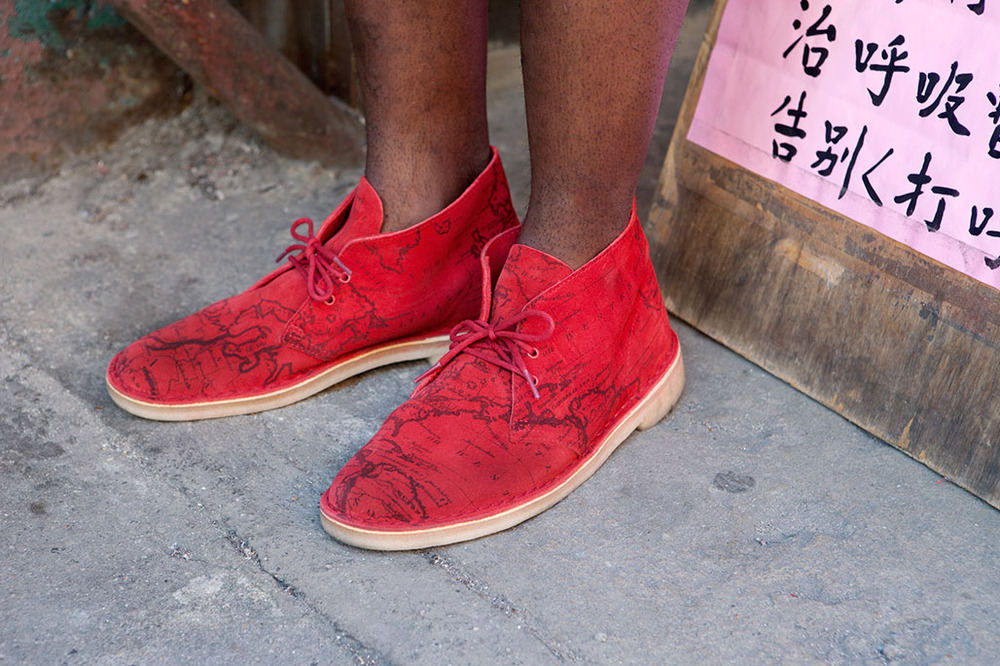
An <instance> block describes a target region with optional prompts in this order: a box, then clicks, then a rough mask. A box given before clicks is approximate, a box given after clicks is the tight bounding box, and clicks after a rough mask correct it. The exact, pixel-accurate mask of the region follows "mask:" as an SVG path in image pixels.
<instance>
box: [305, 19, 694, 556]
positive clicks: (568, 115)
mask: <svg viewBox="0 0 1000 666" xmlns="http://www.w3.org/2000/svg"><path fill="white" fill-rule="evenodd" d="M637 4H638V3H637ZM653 4H654V5H656V4H657V3H653ZM660 9H663V10H664V11H665V10H666V9H668V7H666V6H665V5H664V6H661V7H660ZM672 9H673V10H675V11H676V12H677V13H680V12H681V11H682V10H683V7H677V6H673V7H672ZM522 12H527V13H528V14H529V16H527V17H526V18H525V19H524V25H525V26H526V27H527V30H526V32H527V34H525V35H524V38H526V39H527V40H528V44H527V45H526V48H527V52H526V54H525V63H524V64H525V79H526V88H527V90H526V101H527V102H528V109H529V110H528V120H529V138H530V141H531V153H532V162H533V164H532V194H531V203H530V204H529V211H528V222H529V223H530V224H531V226H530V228H529V227H526V228H525V229H524V231H523V232H522V236H521V239H520V240H519V244H517V245H514V246H513V248H512V249H511V250H510V251H509V253H507V252H506V251H505V250H506V248H505V247H500V248H498V249H499V251H497V252H496V253H495V254H496V255H498V258H500V259H501V260H502V259H503V258H504V257H505V261H504V262H503V269H502V271H500V273H499V277H498V278H496V280H495V286H494V287H493V288H492V290H489V291H487V293H486V298H485V301H484V303H483V309H482V313H481V315H480V318H479V319H478V320H470V321H466V322H463V323H462V324H461V325H460V326H459V327H458V328H456V329H455V330H454V331H453V332H452V341H453V343H452V345H451V348H450V349H449V352H448V353H447V354H446V355H445V356H444V357H443V358H442V359H441V360H440V361H439V362H438V363H437V364H436V365H435V366H434V367H432V368H431V370H430V371H428V373H425V375H424V377H423V378H422V379H421V381H420V383H419V384H418V386H417V388H416V390H415V391H414V393H413V395H412V396H411V398H410V400H408V401H407V402H406V403H404V404H403V405H401V406H400V407H399V408H398V409H396V410H395V411H394V412H393V413H392V415H390V416H389V418H388V419H387V421H386V423H385V424H384V425H383V427H382V428H381V429H380V430H379V432H378V433H377V434H376V435H375V437H374V438H373V439H372V440H371V441H370V442H369V443H368V444H366V445H365V446H364V447H363V448H362V449H361V450H360V451H359V452H358V453H357V454H356V455H355V456H354V457H353V458H352V459H351V460H350V461H349V462H348V463H347V465H345V466H344V468H343V469H342V470H341V471H340V473H339V474H338V475H337V477H336V478H335V479H334V481H333V483H332V484H331V486H330V488H329V489H328V490H327V492H326V493H325V494H324V496H323V498H322V500H321V505H320V506H321V513H322V522H323V527H324V529H326V530H327V531H328V532H329V533H330V534H331V535H333V536H335V537H336V538H338V539H341V540H343V541H346V542H348V543H351V544H354V545H358V546H363V547H367V548H376V549H386V550H397V549H410V548H423V547H430V546H437V545H443V544H447V543H453V542H455V541H461V540H465V539H471V538H476V537H479V536H483V535H485V534H490V533H493V532H497V531H500V530H503V529H506V528H508V527H511V526H512V525H515V524H517V523H519V522H521V521H523V520H526V519H528V518H530V517H532V516H534V515H536V514H538V513H540V512H542V511H544V510H545V509H547V508H548V507H550V506H552V505H553V504H555V503H556V502H558V501H559V500H560V499H562V498H563V497H565V496H566V495H567V494H568V493H569V492H571V491H572V490H573V489H575V488H576V487H578V486H579V485H580V484H582V483H583V482H584V481H585V480H586V479H587V478H589V477H590V475H592V474H593V473H594V472H595V471H596V470H597V468H598V467H600V465H601V464H603V462H604V461H605V460H607V458H608V456H609V455H610V454H611V452H612V451H614V449H615V448H616V447H617V446H618V445H619V444H621V443H622V441H624V440H625V438H626V437H627V436H628V435H629V434H630V433H631V432H632V431H633V430H635V429H637V428H640V429H644V428H648V427H651V426H652V425H654V424H655V423H657V422H658V421H659V420H660V418H662V417H663V416H664V415H665V414H666V413H667V412H668V411H669V410H670V409H671V407H672V406H673V404H674V403H675V402H676V400H677V399H678V397H679V395H680V392H681V390H682V387H683V385H684V370H683V364H682V361H681V355H680V347H679V344H678V339H677V336H676V334H675V333H674V332H673V330H671V328H670V324H669V321H668V317H667V313H666V310H665V309H664V304H663V299H662V297H661V295H660V291H659V288H658V286H657V281H656V275H655V273H654V271H653V267H652V264H651V262H650V259H649V250H648V246H647V244H646V241H645V238H644V236H643V234H642V229H641V227H640V225H639V221H638V218H637V217H636V215H635V212H634V208H633V198H634V189H635V181H636V179H637V177H638V173H639V169H640V168H641V164H642V158H643V156H644V154H645V151H646V144H647V143H648V140H649V136H650V133H651V130H652V122H653V120H654V118H655V110H656V107H657V102H658V100H659V90H660V87H661V86H662V83H663V72H664V71H665V69H666V60H667V59H668V57H669V53H670V49H672V46H673V41H674V39H675V38H676V28H677V27H678V25H679V19H680V17H679V16H672V15H671V16H667V17H663V16H659V15H654V14H651V13H650V11H649V7H648V6H646V7H641V8H636V7H633V6H632V5H631V4H628V3H622V2H611V3H597V2H580V3H562V4H559V6H558V7H557V5H556V3H555V2H552V1H551V0H530V1H529V0H524V4H523V5H522ZM615 12H624V18H623V17H622V16H617V15H616V16H607V15H606V13H607V14H614V13H615ZM644 22H645V23H644ZM671 22H672V23H671ZM649 23H652V24H653V25H649ZM671 26H673V27H672V28H671ZM629 46H634V47H636V48H638V49H639V53H634V52H633V53H631V54H622V53H619V51H620V50H622V49H625V50H628V48H629ZM643 54H644V55H643ZM601 58H607V62H594V61H595V60H599V59H601ZM644 58H648V59H649V60H651V61H652V62H646V61H644ZM623 67H633V68H636V70H637V71H633V72H629V71H620V70H619V68H623ZM498 238H502V236H499V237H498ZM491 250H493V248H491V247H489V246H488V247H487V250H486V255H487V256H488V258H490V259H491V260H493V259H495V257H493V256H491V255H492V254H493V253H492V252H491ZM500 255H503V256H502V257H501V256H500ZM496 265H499V262H497V261H489V262H484V272H485V275H484V284H490V283H491V282H493V281H494V280H493V279H492V276H493V275H496V273H492V272H491V271H493V270H494V266H496Z"/></svg>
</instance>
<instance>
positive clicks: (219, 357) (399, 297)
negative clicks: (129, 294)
mask: <svg viewBox="0 0 1000 666" xmlns="http://www.w3.org/2000/svg"><path fill="white" fill-rule="evenodd" d="M517 224H518V223H517V217H516V215H515V213H514V209H513V207H512V206H511V203H510V193H509V191H508V189H507V179H506V177H505V175H504V172H503V167H502V166H501V165H500V158H499V156H498V155H497V153H496V151H495V150H494V151H493V157H492V160H491V161H490V164H489V166H487V167H486V169H485V171H484V172H483V173H482V174H481V175H480V176H479V177H478V178H477V179H476V180H475V182H473V183H472V185H470V186H469V188H468V189H467V190H466V191H465V192H464V193H463V194H462V196H461V197H459V198H458V200H456V201H455V202H454V203H452V204H451V205H450V206H448V207H447V208H445V209H444V210H443V211H441V212H440V213H438V214H437V215H434V216H433V217H431V218H429V219H427V220H425V221H423V222H421V223H419V224H417V225H415V226H413V227H410V228H408V229H404V230H403V231H398V232H395V233H386V234H380V233H379V230H380V229H381V226H382V202H381V200H380V199H379V197H378V194H376V192H375V190H374V189H373V188H372V186H371V185H370V184H369V183H368V181H367V180H365V179H364V178H362V180H361V183H360V184H359V185H358V187H357V188H356V189H355V190H354V191H353V192H351V194H350V195H348V197H347V198H346V199H345V200H344V202H343V203H342V204H341V205H340V207H338V208H337V210H336V211H334V212H333V214H331V215H330V217H329V218H327V220H326V221H325V222H324V223H323V225H322V226H321V227H320V229H319V231H318V232H317V233H315V235H314V234H313V223H312V221H311V220H307V219H301V220H299V221H297V222H296V223H295V224H294V225H292V236H293V237H294V238H295V239H296V240H297V241H299V242H300V243H299V244H296V245H292V246H291V247H289V248H288V249H287V250H285V252H284V253H283V254H282V256H281V257H279V258H278V260H279V261H281V260H282V259H283V258H284V257H285V256H287V257H288V258H287V261H285V262H284V264H283V265H282V266H281V267H280V268H278V269H277V270H275V271H274V272H272V273H271V274H270V275H268V276H267V277H265V278H264V279H263V280H261V281H260V282H258V283H257V284H256V285H254V286H253V287H251V288H250V289H248V290H247V291H244V292H243V293H241V294H238V295H236V296H233V297H231V298H227V299H225V300H222V301H219V302H218V303H216V304H214V305H211V306H209V307H207V308H205V309H204V310H202V311H200V312H197V313H195V314H193V315H191V316H189V317H186V318H185V319H182V320H180V321H178V322H176V323H174V324H171V325H170V326H167V327H165V328H162V329H160V330H159V331H156V332H155V333H151V334H149V335H147V336H145V337H143V338H141V339H139V340H138V341H136V342H134V343H133V344H131V345H129V346H128V347H127V348H126V349H125V350H124V351H122V352H120V353H119V354H118V355H117V356H115V358H114V359H113V360H112V361H111V364H110V365H109V367H108V372H107V383H108V390H109V392H110V393H111V397H112V399H113V400H114V401H115V402H116V403H117V404H118V405H119V406H120V407H121V408H122V409H124V410H126V411H128V412H131V413H133V414H136V415H137V416H142V417H145V418H150V419H159V420H164V421H181V420H192V419H204V418H213V417H218V416H230V415H233V414H248V413H251V412H260V411H263V410H266V409H273V408H275V407H282V406H284V405H288V404H291V403H293V402H295V401H297V400H301V399H302V398H305V397H307V396H310V395H313V394H315V393H318V392H319V391H322V390H323V389H325V388H327V387H329V386H332V385H333V384H336V383H337V382H339V381H342V380H344V379H347V378H348V377H352V376H354V375H356V374H359V373H361V372H365V371H366V370H370V369H371V368H375V367H379V366H382V365H387V364H389V363H396V362H399V361H409V360H413V359H419V358H436V357H437V356H439V355H441V354H443V353H444V352H445V351H447V349H448V342H449V339H448V331H449V330H450V329H451V328H452V327H453V326H454V325H455V324H456V323H457V322H459V321H462V320H463V319H465V318H468V317H472V316H475V315H476V313H478V312H479V307H480V303H481V301H482V292H481V288H480V272H481V268H480V261H479V257H480V254H481V251H482V249H483V247H484V245H485V244H486V242H487V241H488V240H489V239H490V238H492V237H493V236H496V235H497V234H499V233H501V232H503V231H504V230H506V229H511V228H516V227H517Z"/></svg>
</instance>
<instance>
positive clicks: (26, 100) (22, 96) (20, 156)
mask: <svg viewBox="0 0 1000 666" xmlns="http://www.w3.org/2000/svg"><path fill="white" fill-rule="evenodd" d="M189 95H190V85H189V83H188V79H187V77H186V76H184V75H183V74H182V73H181V72H180V70H178V69H177V68H176V67H175V66H174V65H173V64H172V63H171V62H170V61H169V60H168V59H167V58H166V57H165V56H163V55H161V54H160V53H159V51H158V50H157V49H155V48H154V47H153V46H152V45H151V44H149V43H148V42H147V41H146V40H145V38H143V37H142V36H141V35H140V34H139V33H138V32H136V31H135V30H134V29H133V28H131V27H130V26H129V25H128V24H127V23H126V22H125V21H124V20H123V19H122V18H121V17H120V16H118V15H117V14H116V13H115V12H114V10H112V8H111V7H110V6H107V5H106V4H105V3H103V2H96V1H93V0H90V1H88V0H0V181H7V180H11V179H14V178H19V177H23V176H27V175H32V174H37V173H41V172H44V171H46V170H51V169H53V168H55V167H56V166H57V165H58V164H59V162H60V161H61V160H62V159H63V158H65V156H66V155H68V154H70V153H74V152H78V151H81V150H84V149H88V148H93V147H97V146H100V145H103V144H105V143H106V142H108V141H109V140H111V139H113V138H114V137H116V136H117V135H118V134H119V133H120V132H121V131H122V130H123V129H124V128H125V127H127V126H128V125H129V124H131V123H133V122H136V121H139V120H143V119H145V118H148V117H151V116H155V115H167V114H171V113H176V112H177V111H179V110H180V109H181V108H182V107H183V105H184V104H185V103H186V100H187V98H188V97H189Z"/></svg>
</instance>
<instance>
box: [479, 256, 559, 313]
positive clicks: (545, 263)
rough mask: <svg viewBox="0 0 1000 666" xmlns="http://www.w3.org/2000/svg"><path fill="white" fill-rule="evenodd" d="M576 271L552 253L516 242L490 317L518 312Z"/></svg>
mask: <svg viewBox="0 0 1000 666" xmlns="http://www.w3.org/2000/svg"><path fill="white" fill-rule="evenodd" d="M572 272H573V269H571V268H570V267H569V266H567V265H566V264H565V263H563V262H562V261H559V260H558V259H556V258H555V257H553V256H551V255H548V254H545V253H544V252H541V251H539V250H536V249H534V248H530V247H528V246H527V245H515V246H514V247H512V248H511V250H510V254H508V255H507V263H505V264H504V267H503V270H502V271H500V277H499V278H497V284H496V287H494V288H493V306H492V312H491V313H490V321H493V322H496V321H497V320H498V319H502V318H504V317H510V316H512V315H515V314H517V313H518V312H520V311H521V310H522V309H523V308H524V306H525V305H526V304H527V303H528V301H530V300H531V299H533V298H534V297H535V296H538V295H539V294H540V293H542V292H543V291H545V290H546V289H548V288H549V287H551V286H552V285H554V284H555V283H556V282H559V281H560V280H562V279H563V278H565V277H567V276H568V275H570V274H571V273H572Z"/></svg>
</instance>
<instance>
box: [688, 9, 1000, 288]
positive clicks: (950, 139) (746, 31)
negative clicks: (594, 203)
mask: <svg viewBox="0 0 1000 666" xmlns="http://www.w3.org/2000/svg"><path fill="white" fill-rule="evenodd" d="M994 5H995V6H994ZM998 17H1000V0H989V2H987V1H986V0H980V1H979V2H970V1H969V0H957V1H956V0H825V1H816V0H781V1H776V0H767V1H762V0H729V3H728V6H727V7H726V10H725V13H724V15H723V18H722V24H721V26H720V29H719V36H718V41H717V43H716V45H715V49H714V50H713V52H712V57H711V60H710V61H709V65H708V70H707V72H706V74H705V84H704V87H703V89H702V93H701V98H700V99H699V101H698V108H697V110H696V111H695V116H694V119H693V121H692V123H691V129H690V131H689V132H688V139H689V140H690V141H692V142H694V143H696V144H698V145H700V146H703V147H705V148H707V149H709V150H711V151H712V152H715V153H717V154H719V155H721V156H722V157H725V158H727V159H729V160H731V161H733V162H735V163H737V164H739V165H740V166H742V167H744V168H746V169H748V170H750V171H753V172H755V173H758V174H760V175H762V176H764V177H766V178H769V179H771V180H774V181H776V182H778V183H780V184H781V185H783V186H785V187H787V188H789V189H791V190H793V191H795V192H798V193H799V194H801V195H803V196H805V197H808V198H809V199H812V200H813V201H816V202H818V203H820V204H822V205H824V206H826V207H828V208H831V209H833V210H836V211H837V212H839V213H841V214H843V215H845V216H847V217H849V218H851V219H853V220H855V221H857V222H860V223H862V224H865V225H867V226H869V227H871V228H873V229H875V230H877V231H879V232H881V233H883V234H885V235H886V236H889V237H890V238H893V239H895V240H897V241H900V242H902V243H905V244H906V245H908V246H909V247H911V248H913V249H915V250H917V251H919V252H922V253H923V254H925V255H927V256H929V257H932V258H933V259H936V260H938V261H940V262H942V263H944V264H946V265H948V266H950V267H952V268H954V269H956V270H959V271H961V272H963V273H965V274H967V275H969V276H971V277H973V278H975V279H977V280H979V281H981V282H985V283H986V284H989V285H991V286H993V287H995V288H1000V38H998V37H997V35H998V34H1000V18H998ZM994 211H995V214H994Z"/></svg>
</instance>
